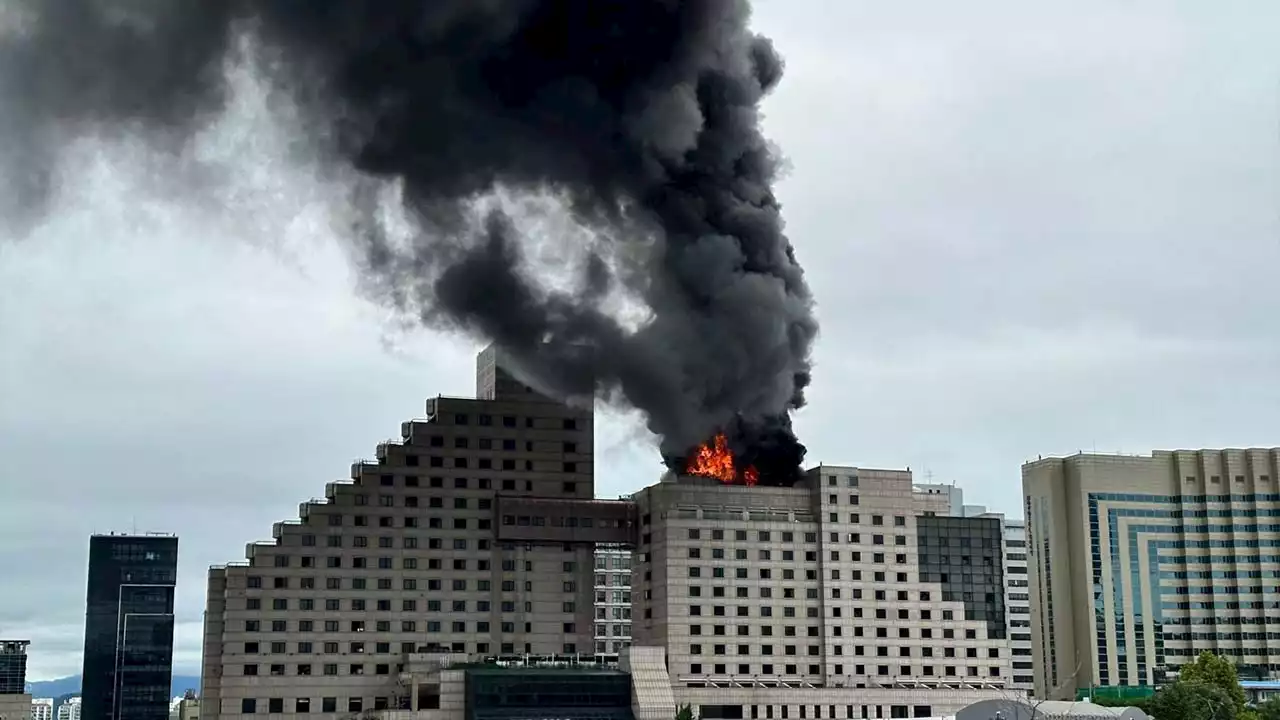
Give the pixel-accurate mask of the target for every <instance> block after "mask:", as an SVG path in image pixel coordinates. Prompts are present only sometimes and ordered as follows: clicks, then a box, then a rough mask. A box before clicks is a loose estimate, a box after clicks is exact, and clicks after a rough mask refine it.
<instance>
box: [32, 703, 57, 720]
mask: <svg viewBox="0 0 1280 720" xmlns="http://www.w3.org/2000/svg"><path fill="white" fill-rule="evenodd" d="M31 720H53V698H32V699H31Z"/></svg>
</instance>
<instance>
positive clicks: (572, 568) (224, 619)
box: [201, 348, 633, 720]
mask: <svg viewBox="0 0 1280 720" xmlns="http://www.w3.org/2000/svg"><path fill="white" fill-rule="evenodd" d="M400 435H401V440H400V441H399V442H388V443H384V444H382V445H379V446H378V449H377V459H376V461H374V462H357V463H356V464H354V465H353V466H352V468H351V479H350V480H347V481H342V482H333V483H329V484H328V486H327V487H326V490H325V498H324V499H323V500H313V501H310V502H306V503H303V505H302V506H301V508H300V509H299V519H297V520H289V521H284V522H280V523H277V524H276V525H275V528H274V532H273V534H274V537H275V539H274V540H273V541H270V542H261V543H254V544H251V545H249V546H248V548H247V549H246V558H247V561H246V562H243V563H235V564H231V565H227V566H223V567H215V568H212V569H211V570H210V573H209V589H208V601H207V611H206V619H205V640H204V667H203V680H202V684H203V688H204V689H203V697H202V707H201V711H202V714H203V716H204V718H206V720H216V719H217V718H241V717H249V716H255V715H261V714H271V715H273V716H280V715H284V716H302V717H311V716H317V715H319V716H330V717H336V716H338V715H339V714H341V715H343V716H349V715H351V714H353V713H355V714H359V713H362V712H367V711H385V710H391V709H401V710H410V709H413V710H435V709H440V708H441V702H442V701H441V693H442V691H441V688H440V678H439V670H440V667H441V665H440V662H437V661H436V660H433V658H436V659H438V658H442V657H443V658H452V660H450V662H456V661H458V660H459V659H468V658H470V659H474V658H483V657H508V658H511V657H516V656H520V657H523V656H525V655H533V656H581V655H586V656H590V655H591V654H592V652H593V649H594V647H595V637H594V619H595V618H594V616H595V610H594V599H595V594H594V592H595V591H594V587H593V580H594V565H595V560H594V554H593V550H594V546H595V543H597V542H599V543H615V544H620V543H625V542H628V541H629V540H630V538H631V536H632V535H633V531H632V528H631V523H632V519H631V518H632V514H633V506H632V505H631V504H630V503H627V502H621V501H613V502H610V501H595V500H593V499H592V498H593V496H594V483H593V467H592V463H593V455H592V441H593V427H592V413H591V411H590V410H589V409H588V410H580V409H575V408H570V407H567V406H565V405H562V404H560V403H556V402H553V401H551V400H548V399H547V398H546V397H544V396H542V395H539V394H538V393H537V392H535V391H533V390H532V389H530V388H529V387H528V386H526V385H524V384H522V383H520V382H518V381H516V380H515V379H514V378H513V377H512V376H511V375H510V374H508V373H507V372H505V371H503V370H501V369H500V368H499V367H498V353H497V352H496V351H495V350H494V349H492V348H491V349H489V350H486V351H485V352H483V353H481V354H480V356H479V358H478V361H477V397H476V398H451V397H437V398H433V399H431V400H428V402H427V417H426V418H425V419H421V420H413V421H409V422H406V423H404V424H403V425H402V426H401V433H400ZM423 668H426V669H423ZM419 670H421V672H418V671H419ZM415 672H417V673H418V674H415ZM428 675H430V677H429V678H428V677H427V676H428ZM420 681H421V682H420ZM446 694H447V693H446ZM446 705H447V702H446Z"/></svg>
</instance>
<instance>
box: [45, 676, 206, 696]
mask: <svg viewBox="0 0 1280 720" xmlns="http://www.w3.org/2000/svg"><path fill="white" fill-rule="evenodd" d="M27 690H28V692H30V693H31V694H32V695H33V696H35V697H51V698H56V697H61V696H63V695H78V694H80V676H79V675H71V676H70V677H64V678H58V679H57V680H45V681H44V682H33V683H27ZM187 690H196V691H199V690H200V677H199V676H197V675H174V676H173V685H172V690H171V692H170V693H169V696H170V697H174V696H176V695H181V694H182V693H184V692H186V691H187Z"/></svg>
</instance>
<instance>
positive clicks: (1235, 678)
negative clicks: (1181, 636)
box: [1178, 650, 1245, 714]
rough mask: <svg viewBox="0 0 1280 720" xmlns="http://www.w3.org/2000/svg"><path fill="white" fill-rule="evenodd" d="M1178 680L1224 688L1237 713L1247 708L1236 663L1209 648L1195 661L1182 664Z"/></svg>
mask: <svg viewBox="0 0 1280 720" xmlns="http://www.w3.org/2000/svg"><path fill="white" fill-rule="evenodd" d="M1178 682H1179V683H1190V684H1192V685H1200V684H1203V685H1213V686H1215V687H1219V688H1222V691H1223V692H1225V693H1226V694H1227V696H1228V697H1230V698H1231V704H1232V706H1233V707H1235V710H1236V713H1237V714H1239V713H1242V712H1244V710H1245V698H1244V688H1243V687H1240V676H1239V674H1237V673H1236V666H1235V663H1233V662H1231V661H1230V660H1228V659H1227V658H1224V657H1222V656H1220V655H1214V654H1213V653H1211V652H1209V651H1208V650H1206V651H1204V652H1202V653H1200V657H1198V658H1196V659H1195V662H1192V663H1188V664H1187V665H1183V666H1182V670H1181V671H1180V672H1179V673H1178Z"/></svg>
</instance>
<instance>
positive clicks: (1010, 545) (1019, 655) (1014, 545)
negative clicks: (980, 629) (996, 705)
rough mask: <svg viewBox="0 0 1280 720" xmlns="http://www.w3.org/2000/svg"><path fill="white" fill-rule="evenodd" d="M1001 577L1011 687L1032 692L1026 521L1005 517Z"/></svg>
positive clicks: (1029, 588) (1033, 665) (1033, 683)
mask: <svg viewBox="0 0 1280 720" xmlns="http://www.w3.org/2000/svg"><path fill="white" fill-rule="evenodd" d="M1004 576H1005V586H1006V588H1007V590H1006V594H1005V605H1006V611H1007V612H1008V613H1009V656H1010V658H1011V662H1010V665H1011V666H1012V669H1013V678H1012V685H1011V687H1012V688H1013V689H1014V690H1016V691H1019V692H1025V693H1027V694H1028V695H1031V696H1034V695H1035V684H1036V676H1035V659H1034V657H1035V653H1034V651H1033V648H1032V646H1031V580H1030V578H1029V576H1028V569H1027V523H1026V522H1025V521H1023V520H1010V519H1008V518H1006V519H1005V520H1004Z"/></svg>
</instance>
